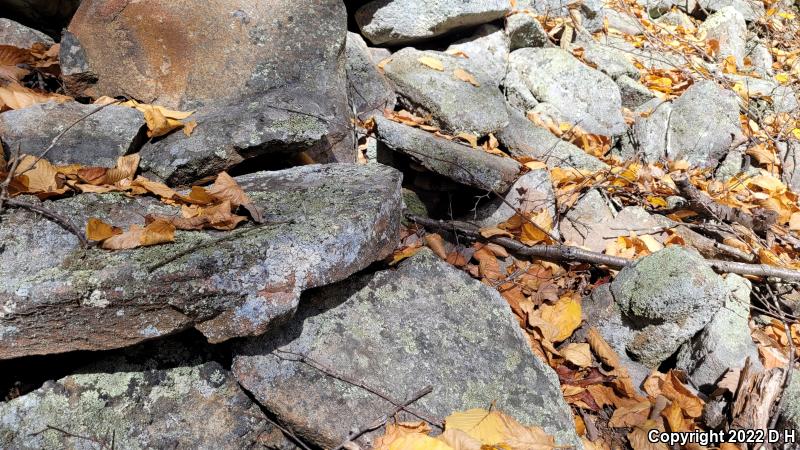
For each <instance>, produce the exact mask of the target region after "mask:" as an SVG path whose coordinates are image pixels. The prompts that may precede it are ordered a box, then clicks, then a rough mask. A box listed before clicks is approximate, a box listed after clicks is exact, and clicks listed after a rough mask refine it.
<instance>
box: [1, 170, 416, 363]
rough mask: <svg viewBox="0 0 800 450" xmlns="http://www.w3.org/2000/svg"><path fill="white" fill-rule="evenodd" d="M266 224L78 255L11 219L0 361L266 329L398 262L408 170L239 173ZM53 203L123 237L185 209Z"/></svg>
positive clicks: (138, 202) (57, 232) (4, 260)
mask: <svg viewBox="0 0 800 450" xmlns="http://www.w3.org/2000/svg"><path fill="white" fill-rule="evenodd" d="M236 180H237V182H238V183H239V184H240V185H241V186H242V188H243V189H244V190H245V191H246V192H247V193H248V194H249V196H250V197H251V198H252V200H253V202H254V203H255V204H256V205H257V206H258V207H260V208H262V209H263V210H264V211H265V217H266V218H267V222H266V223H265V224H263V225H259V226H244V227H240V229H238V230H234V231H231V232H225V233H222V234H221V233H219V232H210V231H179V232H177V233H176V239H175V242H174V243H170V244H165V245H160V246H153V247H144V248H139V249H135V250H128V251H115V252H108V251H104V250H100V249H88V250H86V249H81V248H80V247H79V246H78V241H77V238H76V237H75V236H73V235H72V234H70V233H68V232H67V231H64V230H63V229H62V228H61V227H59V226H58V225H56V224H54V223H52V222H49V221H47V220H46V219H44V218H42V217H41V216H38V215H35V214H31V213H29V212H26V211H21V210H15V211H12V212H10V213H9V214H7V215H5V216H4V218H3V222H2V223H1V224H0V240H2V242H3V244H4V251H3V252H2V253H0V278H2V279H3V283H2V285H0V303H2V304H3V305H5V307H4V309H3V311H2V314H0V359H8V358H15V357H20V356H25V355H33V354H51V353H62V352H67V351H73V350H99V349H112V348H119V347H123V346H128V345H131V344H135V343H137V342H141V341H144V340H149V339H153V338H157V337H160V336H165V335H169V334H171V333H175V332H177V331H180V330H184V329H188V328H191V327H194V328H196V329H198V330H200V331H201V332H202V333H203V334H204V335H205V336H206V337H207V338H208V340H209V341H212V342H220V341H224V340H227V339H230V338H233V337H238V336H250V335H256V334H260V333H263V332H264V331H266V330H267V329H268V328H269V327H270V326H271V325H272V324H273V323H274V322H276V321H280V320H283V319H286V318H287V317H290V316H291V315H292V314H293V313H294V310H295V308H296V307H297V302H298V299H299V296H300V293H301V292H302V291H303V290H305V289H308V288H312V287H316V286H320V285H324V284H328V283H332V282H335V281H338V280H341V279H344V278H346V277H348V276H350V275H351V274H353V273H354V272H356V271H358V270H361V269H363V268H364V267H366V266H368V265H369V264H371V263H372V262H373V261H375V260H377V259H381V258H383V257H385V256H387V255H388V254H390V253H391V251H392V249H393V248H394V246H395V245H396V243H397V238H398V227H399V223H400V213H401V202H402V201H401V193H400V180H401V175H400V173H399V172H397V171H395V170H394V169H391V168H388V167H385V166H381V165H377V164H376V165H369V166H356V165H348V164H334V165H328V166H318V165H316V166H305V167H300V168H294V169H289V170H284V171H277V172H260V173H256V174H252V175H246V176H242V177H238V178H237V179H236ZM43 206H44V207H46V208H48V209H50V210H52V211H54V212H55V213H57V214H61V215H63V216H66V217H70V218H71V220H72V221H73V223H75V224H77V226H78V227H79V228H83V226H84V224H85V223H87V220H88V219H89V218H90V217H96V218H99V219H100V220H102V221H104V222H106V223H111V224H113V225H115V226H119V227H121V228H128V227H129V226H130V225H131V224H141V222H142V217H144V216H146V215H148V214H159V215H171V214H175V209H174V208H173V207H169V206H167V205H164V204H162V203H159V202H157V201H156V200H155V199H152V198H148V197H136V198H127V197H124V196H121V195H115V194H102V195H97V194H96V195H93V194H82V195H78V196H75V197H72V198H68V199H63V200H57V201H48V202H45V203H44V204H43Z"/></svg>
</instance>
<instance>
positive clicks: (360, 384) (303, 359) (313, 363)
mask: <svg viewBox="0 0 800 450" xmlns="http://www.w3.org/2000/svg"><path fill="white" fill-rule="evenodd" d="M278 352H280V353H286V354H288V355H292V356H293V357H294V358H287V357H285V356H281V355H279V354H278ZM272 354H273V355H275V356H277V357H278V358H280V359H283V360H286V361H295V362H300V363H303V364H305V365H307V366H309V367H311V368H313V369H316V370H318V371H320V372H322V373H324V374H325V375H328V376H329V377H331V378H336V379H337V380H339V381H344V382H345V383H347V384H352V385H353V386H356V387H360V388H361V389H364V390H365V391H367V392H369V393H371V394H375V395H377V396H378V397H380V398H382V399H384V400H386V401H387V402H389V403H391V404H393V405H395V406H401V405H402V404H403V402H402V401H401V400H397V399H395V398H393V397H391V396H389V395H388V394H385V393H383V392H381V391H380V390H378V389H377V388H374V387H372V386H369V385H367V384H366V383H364V382H362V381H359V380H356V379H354V378H352V377H350V376H347V375H344V374H341V373H337V372H336V371H334V370H333V369H331V368H329V367H327V366H325V365H324V364H322V363H320V362H317V361H314V360H313V359H311V358H309V357H307V356H305V355H301V354H300V353H295V352H290V351H287V350H280V349H278V350H275V351H273V352H272ZM402 409H403V411H405V412H407V413H409V414H411V415H412V416H415V417H417V418H419V419H422V420H424V421H425V422H428V423H429V424H431V425H434V426H435V427H437V428H439V429H442V430H444V423H443V422H442V421H441V420H439V419H435V418H433V417H429V416H428V415H427V414H425V413H422V412H420V411H417V410H415V409H412V408H410V407H403V408H402Z"/></svg>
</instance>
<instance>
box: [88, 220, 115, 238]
mask: <svg viewBox="0 0 800 450" xmlns="http://www.w3.org/2000/svg"><path fill="white" fill-rule="evenodd" d="M120 234H122V229H120V228H117V227H112V226H111V225H109V224H107V223H105V222H103V221H102V220H100V219H97V218H94V217H92V218H91V219H89V222H87V223H86V239H88V240H90V241H105V240H106V239H108V238H110V237H112V236H117V235H120Z"/></svg>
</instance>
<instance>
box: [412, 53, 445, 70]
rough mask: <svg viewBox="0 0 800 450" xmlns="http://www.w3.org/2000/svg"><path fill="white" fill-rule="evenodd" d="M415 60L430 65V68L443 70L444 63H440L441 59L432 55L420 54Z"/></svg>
mask: <svg viewBox="0 0 800 450" xmlns="http://www.w3.org/2000/svg"><path fill="white" fill-rule="evenodd" d="M417 61H419V62H421V63H422V64H424V65H426V66H428V67H430V68H431V69H434V70H438V71H439V72H443V71H444V64H442V61H440V60H438V59H436V58H434V57H433V56H421V57H420V58H419V59H418V60H417Z"/></svg>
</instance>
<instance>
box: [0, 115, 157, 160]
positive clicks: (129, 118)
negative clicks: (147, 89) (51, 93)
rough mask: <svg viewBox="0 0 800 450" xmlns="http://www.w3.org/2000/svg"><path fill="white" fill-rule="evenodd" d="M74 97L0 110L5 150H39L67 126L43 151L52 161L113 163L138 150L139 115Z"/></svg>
mask: <svg viewBox="0 0 800 450" xmlns="http://www.w3.org/2000/svg"><path fill="white" fill-rule="evenodd" d="M95 109H97V106H96V105H83V104H80V103H77V102H68V103H61V104H59V103H54V102H50V103H40V104H37V105H33V106H29V107H27V108H23V109H18V110H13V111H6V112H4V113H2V114H0V139H2V141H3V148H4V149H5V151H6V153H8V152H10V151H11V149H14V150H16V148H17V146H19V148H20V152H21V153H26V154H29V155H39V154H41V153H42V152H43V151H44V150H45V149H46V148H47V147H48V146H49V145H50V143H51V142H52V141H53V139H54V138H55V137H56V136H57V135H58V134H60V133H61V132H63V131H64V130H66V129H67V128H68V127H71V128H70V129H69V130H68V131H67V132H66V133H65V134H64V135H63V136H62V137H61V138H59V140H58V141H57V142H56V144H55V146H53V148H52V149H51V150H50V151H49V152H47V159H48V160H50V161H51V162H54V163H57V164H84V165H89V166H102V167H114V166H115V165H116V163H117V158H118V157H119V156H122V155H125V154H127V153H131V152H135V151H138V149H139V148H140V147H141V145H142V144H143V143H144V140H145V139H146V135H145V132H144V128H143V127H144V123H145V122H144V116H143V115H142V113H140V112H139V111H137V110H135V109H133V108H128V107H126V106H115V105H111V106H107V107H105V108H103V109H102V110H100V111H98V112H97V113H95V114H92V115H90V116H88V117H86V118H85V119H84V116H87V115H88V114H89V113H91V112H92V111H94V110H95Z"/></svg>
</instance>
